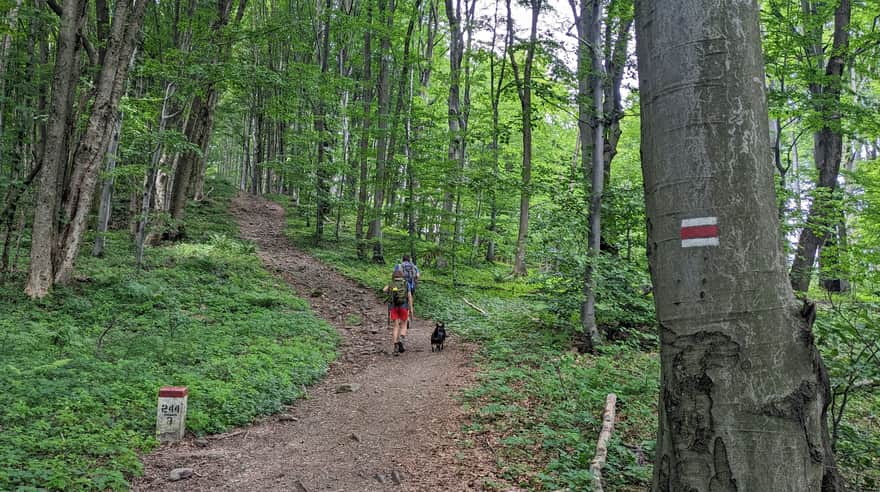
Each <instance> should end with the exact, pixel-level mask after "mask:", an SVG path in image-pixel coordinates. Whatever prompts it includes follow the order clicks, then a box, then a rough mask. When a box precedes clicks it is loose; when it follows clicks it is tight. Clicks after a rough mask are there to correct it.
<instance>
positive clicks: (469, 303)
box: [461, 297, 489, 316]
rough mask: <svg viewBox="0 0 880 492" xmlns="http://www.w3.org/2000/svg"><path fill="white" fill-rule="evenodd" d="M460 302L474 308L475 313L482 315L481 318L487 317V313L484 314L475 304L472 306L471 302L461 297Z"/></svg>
mask: <svg viewBox="0 0 880 492" xmlns="http://www.w3.org/2000/svg"><path fill="white" fill-rule="evenodd" d="M461 300H462V301H464V303H465V304H467V305H468V306H470V307H472V308H474V309H475V310H476V311H477V312H479V313H480V314H482V315H483V316H489V313H487V312H486V311H485V310H484V309H483V308H481V307H480V306H477V305H476V304H473V303H472V302H471V301H469V300H467V299H465V298H464V297H462V298H461Z"/></svg>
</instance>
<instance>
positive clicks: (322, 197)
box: [314, 0, 332, 242]
mask: <svg viewBox="0 0 880 492" xmlns="http://www.w3.org/2000/svg"><path fill="white" fill-rule="evenodd" d="M321 16H323V17H325V19H324V24H323V26H322V29H321V37H320V40H321V42H320V43H319V44H318V50H317V55H318V56H317V58H318V63H319V65H320V66H321V80H324V76H325V75H326V74H327V70H328V69H329V67H330V60H329V58H330V19H331V16H332V11H331V4H330V0H325V3H324V10H323V12H320V13H319V15H318V17H321ZM314 112H315V115H314V120H315V121H314V128H315V134H316V135H317V137H318V150H317V159H316V162H315V168H316V170H315V177H316V183H315V192H316V194H317V197H316V200H315V203H316V206H315V242H320V241H321V239H322V238H323V236H324V222H325V221H326V219H327V214H329V213H330V188H329V186H330V185H329V180H330V172H329V169H328V167H329V165H330V163H329V162H328V163H327V164H326V165H325V164H324V156H325V154H326V153H327V149H328V148H329V147H330V141H329V138H328V137H327V135H326V133H327V128H326V125H327V121H326V119H325V117H324V101H322V100H321V99H320V96H318V99H317V102H316V103H315V109H314Z"/></svg>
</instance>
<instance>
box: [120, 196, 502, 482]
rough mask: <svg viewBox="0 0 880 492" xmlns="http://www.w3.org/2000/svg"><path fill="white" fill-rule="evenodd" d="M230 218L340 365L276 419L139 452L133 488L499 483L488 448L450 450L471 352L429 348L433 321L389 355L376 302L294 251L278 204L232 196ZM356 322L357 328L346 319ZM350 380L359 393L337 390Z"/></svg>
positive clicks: (417, 326)
mask: <svg viewBox="0 0 880 492" xmlns="http://www.w3.org/2000/svg"><path fill="white" fill-rule="evenodd" d="M232 213H233V214H234V215H235V216H236V218H237V219H238V222H239V224H240V227H241V235H242V237H243V238H245V239H249V240H252V241H254V242H255V243H256V244H257V249H258V253H259V256H260V258H261V259H262V261H263V264H264V265H265V267H266V268H267V269H268V270H269V271H270V272H273V273H275V274H277V275H279V276H280V277H282V278H284V279H285V280H286V281H287V282H288V283H289V284H290V285H291V286H292V287H293V288H294V289H295V290H296V292H297V293H298V294H299V295H300V296H301V297H303V298H305V299H307V300H308V301H309V302H310V303H311V306H312V309H313V310H314V311H315V312H316V313H317V314H318V315H319V316H321V317H323V318H324V319H326V320H327V321H329V322H330V323H332V324H333V325H334V326H335V327H336V329H337V330H338V331H339V333H340V335H341V336H342V345H341V347H340V357H339V360H338V361H337V362H335V363H334V364H333V365H332V366H331V367H330V371H329V374H328V376H327V377H326V378H325V380H324V381H322V382H321V383H319V384H318V385H316V386H314V387H311V388H309V389H308V398H307V399H304V400H301V401H299V402H297V403H296V404H294V405H292V406H291V407H290V408H288V409H287V411H286V412H285V413H284V414H280V415H281V416H282V417H279V416H273V417H268V418H266V419H265V420H263V421H261V422H258V423H256V424H254V425H252V426H249V427H245V428H242V429H238V430H236V431H232V432H229V433H227V434H225V435H222V436H211V437H210V438H208V439H201V440H199V441H198V442H197V441H196V440H194V439H191V438H190V439H188V440H186V441H184V442H182V443H178V444H175V445H172V446H163V447H161V448H160V449H158V450H156V451H155V452H154V453H153V454H151V455H149V456H146V457H145V458H144V462H145V476H144V477H142V478H139V479H137V480H136V481H135V482H134V483H133V484H132V485H133V488H134V490H160V489H161V490H163V491H165V490H187V491H189V490H289V491H299V492H302V491H309V492H311V491H381V490H401V491H410V490H419V491H433V490H438V491H447V490H449V491H455V490H475V489H476V490H479V489H481V488H482V482H483V478H491V479H493V480H495V479H496V478H495V472H496V470H495V466H494V457H493V456H492V453H491V450H490V449H489V448H488V447H486V446H483V445H481V443H479V442H478V443H476V445H474V446H470V447H465V448H464V449H463V448H462V447H461V446H459V445H458V443H457V441H459V440H460V439H462V438H463V436H461V432H460V429H461V425H462V424H463V423H464V422H465V419H466V415H465V414H464V412H463V411H462V409H461V407H460V405H459V404H458V402H457V401H456V400H455V395H456V394H457V393H458V392H459V390H460V389H461V388H462V387H463V386H466V385H468V384H470V383H471V382H472V376H473V372H474V368H473V367H472V363H471V361H472V355H473V347H470V346H468V345H465V344H463V343H462V342H461V341H460V340H458V339H456V338H450V339H449V340H448V343H447V346H446V349H445V350H444V351H443V352H441V353H432V352H431V351H430V342H429V336H430V332H431V330H432V329H433V322H432V321H429V320H422V319H418V320H416V321H415V323H414V324H413V325H412V328H411V330H410V334H409V335H408V337H407V342H408V343H407V351H406V353H404V354H402V355H401V356H399V357H392V356H390V355H388V353H387V352H388V349H390V344H391V342H390V332H389V331H388V330H387V329H386V324H385V316H386V311H385V307H384V305H383V304H381V303H380V302H379V301H378V300H377V298H376V296H375V294H374V293H373V292H372V291H370V290H368V289H366V288H363V287H361V286H359V285H357V284H356V283H354V282H352V281H350V280H347V279H345V278H343V277H342V276H340V275H339V274H337V273H336V272H335V271H333V270H332V269H331V268H329V267H327V266H326V265H324V264H322V263H320V262H319V261H317V260H315V259H314V258H312V257H310V256H308V255H306V254H304V253H302V252H300V251H298V250H297V249H295V248H294V247H293V246H292V245H291V243H290V241H289V240H288V239H287V238H286V237H285V236H284V234H283V230H284V223H285V221H284V210H283V209H282V208H281V207H280V206H279V205H277V204H275V203H272V202H269V201H266V200H263V199H260V198H255V197H251V196H239V197H238V198H236V199H235V201H233V204H232ZM416 308H417V309H418V303H416ZM417 314H418V313H417ZM350 315H351V316H350ZM356 318H360V319H361V320H362V321H361V322H360V323H358V325H357V326H350V325H347V324H346V322H347V321H352V320H353V319H356ZM347 383H351V384H355V385H360V387H359V388H357V389H356V390H355V391H353V392H345V393H337V389H338V388H339V387H340V385H343V384H347ZM181 467H189V468H193V469H194V471H195V475H194V476H193V477H192V478H189V479H186V480H182V481H178V482H170V481H169V480H168V475H169V472H170V471H171V470H172V469H174V468H181ZM398 482H399V483H398Z"/></svg>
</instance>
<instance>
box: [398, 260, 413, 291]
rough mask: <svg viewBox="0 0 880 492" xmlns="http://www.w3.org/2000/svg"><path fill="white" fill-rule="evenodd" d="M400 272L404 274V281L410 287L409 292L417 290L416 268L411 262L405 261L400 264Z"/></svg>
mask: <svg viewBox="0 0 880 492" xmlns="http://www.w3.org/2000/svg"><path fill="white" fill-rule="evenodd" d="M400 270H401V271H402V272H403V279H404V280H406V284H407V285H408V286H409V290H413V291H414V290H416V266H415V265H414V264H413V263H412V262H410V261H404V262H403V263H401V264H400Z"/></svg>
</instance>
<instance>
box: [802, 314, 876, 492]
mask: <svg viewBox="0 0 880 492" xmlns="http://www.w3.org/2000/svg"><path fill="white" fill-rule="evenodd" d="M829 301H833V302H829V303H828V305H827V307H826V308H825V309H821V310H820V312H819V316H818V317H817V319H816V324H815V326H814V332H815V334H816V337H817V340H816V344H817V345H818V346H819V347H820V349H821V351H822V358H823V360H824V362H825V366H826V367H827V369H828V377H829V379H830V382H831V393H832V401H831V406H830V408H829V413H830V417H831V420H830V422H829V428H830V431H831V434H832V440H834V442H835V453H836V457H837V459H838V464H839V465H840V466H841V468H842V470H843V476H844V477H846V478H847V480H848V481H849V482H850V486H851V487H853V488H854V489H855V490H874V489H876V488H877V487H878V486H880V455H878V454H877V453H876V450H877V449H880V421H878V419H877V415H878V411H880V344H878V343H877V340H880V317H878V313H880V304H878V303H876V302H859V301H856V302H853V301H851V300H843V301H842V302H841V300H835V299H832V298H829ZM871 450H874V451H875V452H871Z"/></svg>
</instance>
